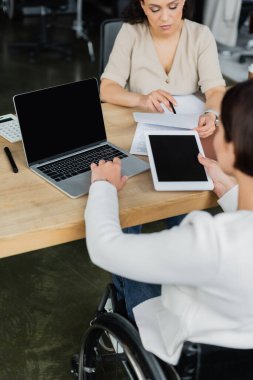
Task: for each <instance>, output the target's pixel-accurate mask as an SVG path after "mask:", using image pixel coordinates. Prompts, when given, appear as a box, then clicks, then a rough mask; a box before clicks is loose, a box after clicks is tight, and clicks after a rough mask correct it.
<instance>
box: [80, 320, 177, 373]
mask: <svg viewBox="0 0 253 380" xmlns="http://www.w3.org/2000/svg"><path fill="white" fill-rule="evenodd" d="M101 337H103V341H104V340H105V338H106V339H107V340H108V342H110V343H107V345H106V346H107V347H108V346H109V345H110V347H111V349H109V350H108V349H107V347H106V348H105V347H104V346H103V345H101V344H100V342H101ZM78 378H79V380H84V379H87V380H94V379H103V380H106V379H110V380H112V379H122V380H123V379H132V380H135V379H136V380H139V379H140V380H147V379H150V380H158V379H159V380H165V379H167V380H168V379H169V380H176V379H179V378H178V376H177V374H176V372H175V371H174V369H173V368H172V367H168V371H167V373H166V375H165V372H164V369H162V368H161V366H160V365H159V363H158V361H157V359H156V357H155V356H154V355H153V354H151V353H150V352H148V351H146V350H145V349H144V347H143V346H142V343H141V340H140V337H139V334H138V332H137V330H136V329H135V327H134V326H133V325H132V324H131V323H130V322H129V321H128V320H126V319H125V318H124V317H122V316H121V315H119V314H116V313H105V314H102V315H100V316H99V317H98V318H97V319H95V320H94V321H93V324H92V325H91V326H90V327H89V329H88V330H87V332H86V333H85V335H84V338H83V343H82V347H81V350H80V354H79V363H78Z"/></svg>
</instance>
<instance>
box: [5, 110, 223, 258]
mask: <svg viewBox="0 0 253 380" xmlns="http://www.w3.org/2000/svg"><path fill="white" fill-rule="evenodd" d="M102 107H103V113H104V119H105V125H106V130H107V134H108V140H109V141H111V142H112V143H114V144H116V145H118V146H121V147H122V148H124V149H127V150H129V149H130V146H131V142H132V138H133V135H134V131H135V126H136V124H135V122H134V120H133V116H132V112H133V110H132V109H128V108H124V107H118V106H113V105H111V104H102ZM4 146H9V147H10V149H11V151H12V153H13V156H14V159H15V161H16V164H17V166H18V168H19V172H18V173H17V174H15V173H13V172H12V170H11V168H10V165H9V162H8V161H7V159H6V157H5V154H4V152H3V147H4ZM119 197H120V220H121V223H122V227H127V226H131V225H136V224H141V223H146V222H151V221H155V220H159V219H163V218H165V217H168V216H172V215H177V214H181V213H187V212H189V211H191V210H194V209H195V210H197V209H204V208H209V207H214V206H216V197H215V195H214V194H213V193H212V192H209V191H200V192H156V191H154V189H153V182H152V178H151V173H150V171H147V172H145V173H142V174H140V175H137V176H135V177H132V178H130V179H129V180H128V183H127V185H126V186H125V188H124V189H123V190H122V191H121V192H120V194H119ZM86 201H87V196H83V197H81V198H78V199H71V198H69V197H67V196H66V195H65V194H63V193H61V192H60V191H59V190H57V189H55V188H54V187H53V186H51V185H50V184H48V183H47V182H45V181H44V180H42V179H41V178H40V177H39V176H37V175H36V174H34V173H32V172H31V171H30V170H29V169H28V168H27V166H26V161H25V157H24V152H23V147H22V143H21V142H19V143H14V144H12V143H9V142H8V141H6V140H5V139H3V138H1V137H0V205H1V214H0V257H6V256H10V255H15V254H18V253H23V252H27V251H31V250H36V249H39V248H45V247H49V246H53V245H56V244H61V243H65V242H69V241H73V240H77V239H81V238H84V237H85V224H84V220H83V213H84V208H85V205H86Z"/></svg>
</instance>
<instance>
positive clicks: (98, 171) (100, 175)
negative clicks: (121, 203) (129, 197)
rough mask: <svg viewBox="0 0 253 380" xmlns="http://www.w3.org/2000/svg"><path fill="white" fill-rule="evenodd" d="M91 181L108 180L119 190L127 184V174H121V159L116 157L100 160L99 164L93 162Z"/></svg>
mask: <svg viewBox="0 0 253 380" xmlns="http://www.w3.org/2000/svg"><path fill="white" fill-rule="evenodd" d="M90 168H91V183H93V182H95V181H101V180H106V181H108V182H110V183H111V184H112V185H114V186H115V187H116V189H117V190H118V191H119V190H121V189H122V188H123V186H124V185H125V184H126V181H127V179H128V177H127V176H121V161H120V159H119V158H118V157H115V158H114V159H113V161H105V160H100V161H99V163H98V165H96V164H95V163H93V164H91V166H90Z"/></svg>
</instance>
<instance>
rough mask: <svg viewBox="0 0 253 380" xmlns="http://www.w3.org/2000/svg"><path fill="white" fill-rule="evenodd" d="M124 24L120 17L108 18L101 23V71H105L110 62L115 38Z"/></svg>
mask: <svg viewBox="0 0 253 380" xmlns="http://www.w3.org/2000/svg"><path fill="white" fill-rule="evenodd" d="M122 24H123V21H122V20H121V19H120V18H112V19H107V20H104V21H102V22H101V24H100V50H99V73H100V75H101V74H102V73H103V71H104V68H105V66H106V64H107V62H108V59H109V56H110V53H111V50H112V47H113V44H114V41H115V38H116V37H117V34H118V32H119V30H120V28H121V26H122Z"/></svg>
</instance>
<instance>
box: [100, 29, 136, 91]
mask: <svg viewBox="0 0 253 380" xmlns="http://www.w3.org/2000/svg"><path fill="white" fill-rule="evenodd" d="M134 40H135V35H134V30H133V28H131V25H129V24H127V23H124V24H123V25H122V27H121V29H120V30H119V33H118V35H117V37H116V39H115V42H114V45H113V49H112V51H111V54H110V57H109V60H108V63H107V65H106V67H105V69H104V72H103V73H102V75H101V79H103V78H107V79H110V80H113V81H115V82H117V83H118V84H119V85H120V86H122V87H125V86H126V83H127V81H128V78H129V75H130V65H131V52H132V49H133V44H134Z"/></svg>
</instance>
